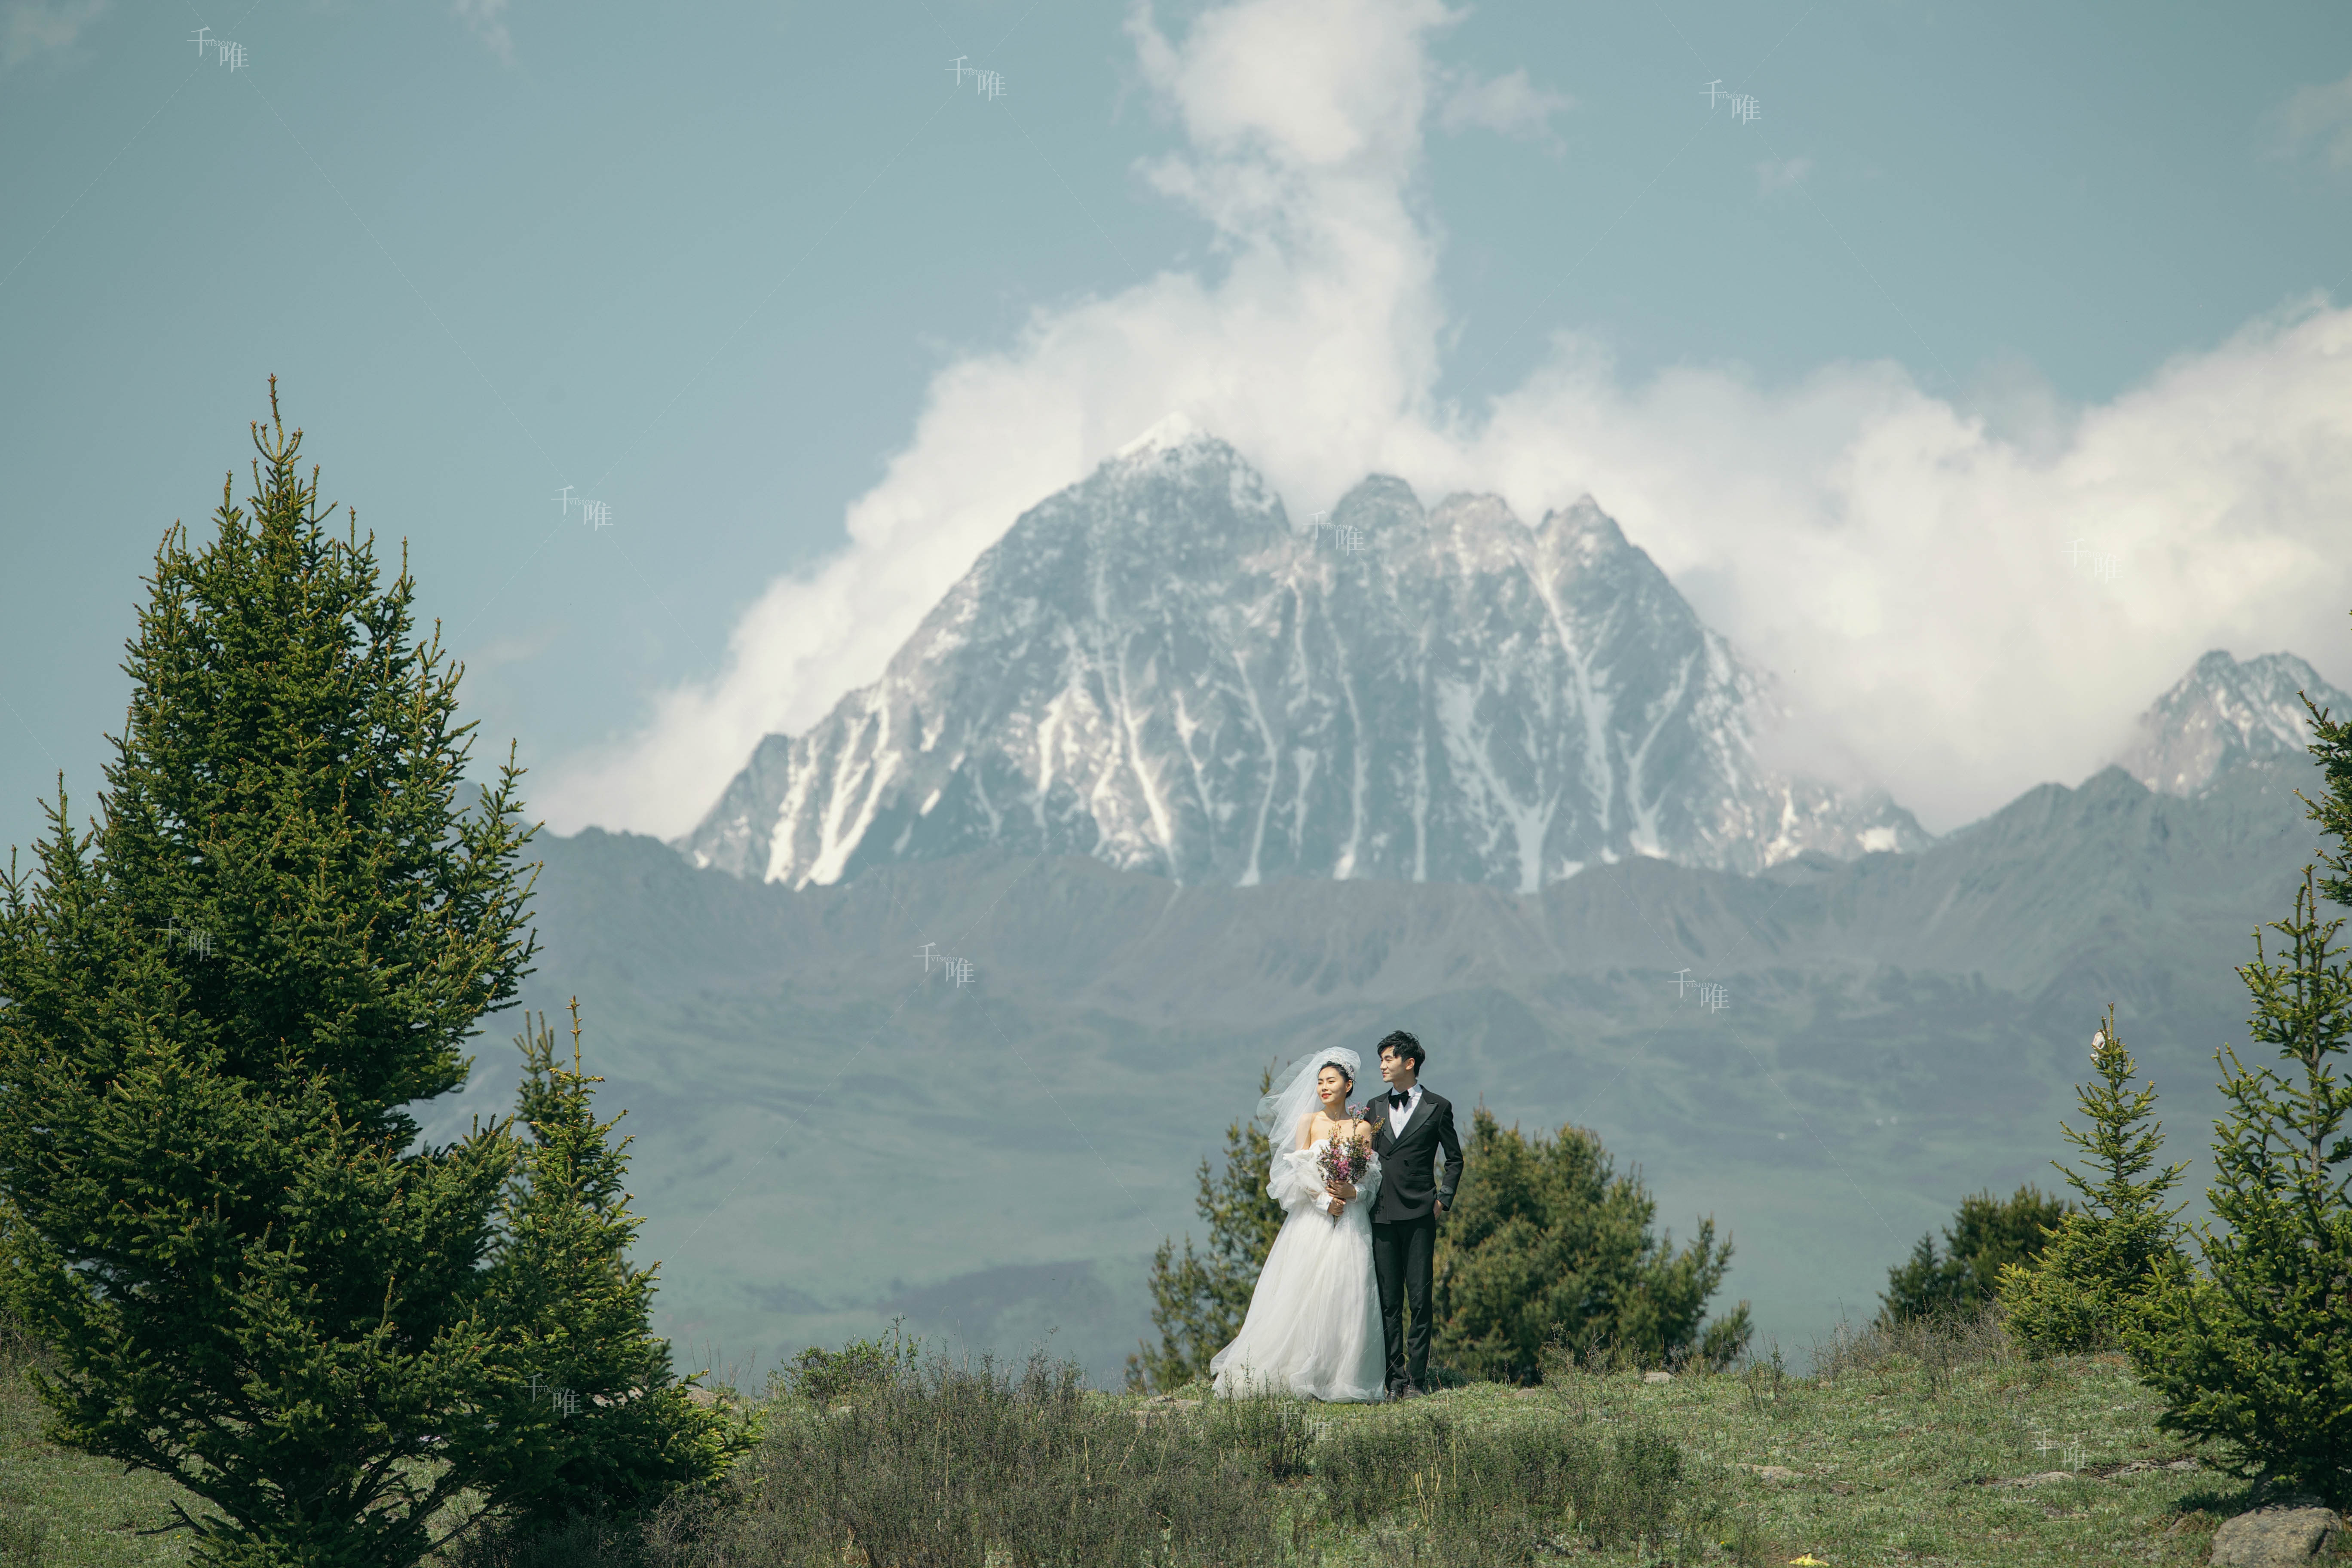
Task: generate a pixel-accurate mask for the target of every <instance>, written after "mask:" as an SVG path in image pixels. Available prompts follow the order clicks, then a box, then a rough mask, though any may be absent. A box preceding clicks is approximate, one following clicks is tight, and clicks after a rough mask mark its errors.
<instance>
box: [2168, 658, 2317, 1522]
mask: <svg viewBox="0 0 2352 1568" xmlns="http://www.w3.org/2000/svg"><path fill="white" fill-rule="evenodd" d="M2304 706H2305V708H2307V709H2309V710H2310V711H2311V717H2312V731H2313V739H2312V744H2311V748H2310V750H2311V754H2312V756H2313V758H2314V759H2315V760H2316V761H2317V762H2318V763H2319V764H2320V766H2321V768H2322V770H2323V776H2324V777H2325V778H2326V788H2325V791H2324V793H2323V794H2322V795H2321V797H2320V798H2319V799H2318V800H2313V799H2311V797H2310V796H2308V795H2305V796H2304V797H2303V798H2304V803H2305V805H2306V806H2308V807H2309V815H2310V816H2311V817H2312V819H2313V820H2314V821H2315V822H2317V823H2318V824H2319V826H2320V827H2321V830H2322V831H2323V832H2325V833H2326V834H2327V835H2328V836H2330V837H2333V838H2334V839H2335V840H2336V846H2335V848H2334V850H2333V851H2332V852H2330V851H2327V850H2325V849H2323V850H2322V852H2321V854H2320V857H2319V863H2320V864H2323V865H2325V866H2326V867H2327V868H2329V869H2330V870H2331V871H2332V872H2333V873H2334V875H2332V876H2330V877H2327V878H2326V879H2322V878H2320V877H2319V876H2318V874H2317V867H2316V866H2306V867H2305V868H2304V873H2303V886H2302V887H2301V888H2300V889H2296V892H2295V899H2294V913H2293V914H2291V915H2290V916H2288V917H2287V918H2286V919H2285V920H2283V921H2273V922H2272V923H2271V928H2270V929H2272V930H2273V931H2276V932H2278V934H2279V936H2280V938H2281V939H2282V942H2281V946H2280V948H2279V951H2278V953H2277V959H2276V962H2273V959H2272V955H2271V953H2270V952H2267V951H2265V947H2264V943H2263V937H2262V933H2261V932H2260V931H2257V932H2255V933H2254V961H2253V962H2252V963H2249V964H2246V965H2243V966H2242V967H2241V968H2240V969H2239V971H2238V973H2239V975H2240V977H2241V978H2242V979H2243V980H2244V981H2245V983H2246V989H2247V992H2248V993H2249V994H2250V995H2251V996H2252V1001H2253V1006H2254V1010H2253V1015H2252V1017H2251V1018H2250V1019H2249V1020H2248V1029H2249V1032H2250V1034H2251V1035H2252V1038H2253V1039H2254V1040H2256V1041H2258V1042H2260V1043H2262V1044H2263V1045H2267V1046H2270V1047H2273V1050H2274V1052H2275V1057H2274V1059H2275V1060H2277V1061H2279V1062H2280V1063H2282V1064H2283V1070H2282V1068H2273V1067H2272V1066H2270V1065H2268V1064H2267V1063H2263V1062H2261V1061H2256V1062H2254V1063H2253V1064H2252V1065H2249V1064H2247V1063H2246V1062H2245V1061H2243V1060H2242V1059H2241V1058H2239V1056H2238V1054H2237V1052H2236V1051H2235V1050H2234V1049H2228V1048H2225V1049H2223V1050H2222V1051H2221V1052H2220V1053H2218V1056H2217V1059H2219V1060H2220V1062H2221V1068H2222V1079H2221V1092H2222V1095H2223V1097H2224V1099H2225V1100H2227V1101H2228V1103H2229V1115H2228V1117H2227V1118H2226V1120H2223V1121H2217V1122H2215V1123H2214V1131H2215V1134H2216V1136H2215V1139H2214V1143H2213V1163H2214V1178H2213V1184H2212V1186H2211V1187H2210V1189H2209V1199H2210V1206H2211V1208H2212V1211H2213V1215H2214V1217H2215V1218H2216V1219H2217V1220H2219V1221H2220V1222H2221V1225H2222V1226H2226V1228H2225V1229H2223V1230H2221V1231H2218V1232H2216V1231H2213V1230H2210V1229H2209V1230H2206V1231H2205V1232H2203V1233H2202V1234H2200V1236H2199V1237H2198V1241H2199V1250H2200V1255H2201V1261H2202V1263H2203V1268H2202V1271H2201V1272H2200V1271H2196V1270H2192V1269H2190V1268H2189V1267H2188V1266H2187V1265H2186V1264H2185V1263H2184V1264H2181V1265H2179V1266H2176V1267H2175V1268H2172V1269H2170V1270H2168V1273H2167V1275H2166V1278H2165V1281H2164V1284H2163V1285H2162V1286H2161V1288H2159V1289H2158V1290H2156V1291H2154V1292H2152V1293H2151V1297H2150V1306H2149V1309H2148V1310H2147V1311H2146V1312H2145V1313H2143V1314H2142V1317H2141V1327H2140V1328H2139V1329H2138V1331H2136V1332H2134V1333H2133V1334H2132V1335H2131V1348H2132V1354H2133V1359H2134V1361H2135V1363H2137V1365H2138V1368H2139V1370H2140V1373H2141V1375H2142V1377H2143V1378H2144V1379H2145V1380H2146V1381H2147V1383H2148V1384H2149V1385H2150V1386H2151V1387H2153V1388H2155V1389H2156V1390H2157V1391H2158V1393H2159V1394H2162V1395H2163V1396H2164V1398H2165V1402H2166V1409H2165V1411H2164V1413H2163V1414H2162V1415H2160V1416H2158V1425H2159V1426H2164V1427H2166V1428H2167V1429H2168V1430H2171V1431H2175V1432H2180V1433H2183V1434H2186V1435H2189V1436H2199V1437H2205V1438H2210V1439H2214V1440H2217V1441H2219V1442H2220V1443H2221V1445H2223V1446H2224V1447H2226V1448H2228V1449H2231V1450H2234V1451H2235V1454H2236V1457H2237V1458H2238V1459H2239V1460H2240V1461H2241V1462H2242V1465H2243V1467H2244V1468H2248V1469H2251V1470H2252V1471H2254V1472H2256V1473H2258V1474H2260V1475H2261V1476H2263V1478H2264V1479H2269V1480H2291V1481H2294V1482H2299V1483H2301V1484H2303V1485H2305V1486H2308V1487H2311V1488H2313V1489H2316V1490H2318V1491H2321V1492H2323V1493H2326V1494H2327V1495H2328V1496H2330V1497H2332V1498H2334V1499H2336V1500H2339V1501H2341V1500H2346V1499H2347V1498H2352V1191H2347V1188H2352V1125H2347V1121H2352V1079H2346V1078H2345V1076H2344V1075H2343V1073H2342V1071H2341V1066H2340V1060H2339V1058H2342V1057H2343V1055H2344V1050H2345V1044H2346V1041H2347V1037H2352V965H2347V962H2346V955H2345V950H2344V948H2343V946H2342V945H2341V944H2340V943H2339V942H2337V941H2336V938H2337V936H2338V934H2339V933H2340V932H2341V931H2342V929H2343V925H2344V921H2342V920H2341V919H2340V918H2339V919H2335V920H2324V919H2322V918H2321V914H2320V909H2319V900H2320V899H2321V898H2322V897H2323V896H2324V897H2326V898H2329V899H2333V900H2336V902H2338V903H2352V722H2347V721H2346V720H2339V719H2333V718H2331V717H2330V715H2329V714H2328V712H2327V710H2325V709H2323V708H2320V707H2318V706H2317V705H2316V704H2315V703H2313V702H2312V701H2311V700H2310V699H2309V698H2308V697H2305V699H2304Z"/></svg>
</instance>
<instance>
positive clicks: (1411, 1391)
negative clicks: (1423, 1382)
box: [1397, 1383, 1429, 1399]
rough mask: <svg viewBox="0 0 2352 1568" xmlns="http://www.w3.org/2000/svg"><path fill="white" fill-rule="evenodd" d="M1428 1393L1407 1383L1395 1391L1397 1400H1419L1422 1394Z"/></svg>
mask: <svg viewBox="0 0 2352 1568" xmlns="http://www.w3.org/2000/svg"><path fill="white" fill-rule="evenodd" d="M1428 1392H1429V1390H1427V1389H1425V1388H1416V1387H1414V1386H1413V1385H1412V1384H1410V1383H1408V1384H1405V1385H1404V1386H1403V1387H1402V1388H1401V1389H1399V1390H1397V1397H1398V1398H1399V1399H1419V1398H1420V1397H1421V1396H1422V1395H1423V1394H1426V1393H1428Z"/></svg>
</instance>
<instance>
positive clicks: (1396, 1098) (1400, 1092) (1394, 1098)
mask: <svg viewBox="0 0 2352 1568" xmlns="http://www.w3.org/2000/svg"><path fill="white" fill-rule="evenodd" d="M1411 1099H1412V1090H1411V1089H1391V1090H1389V1103H1390V1104H1391V1105H1393V1106H1395V1107H1396V1108H1397V1109H1398V1110H1403V1109H1404V1107H1405V1102H1406V1101H1408V1100H1411Z"/></svg>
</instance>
